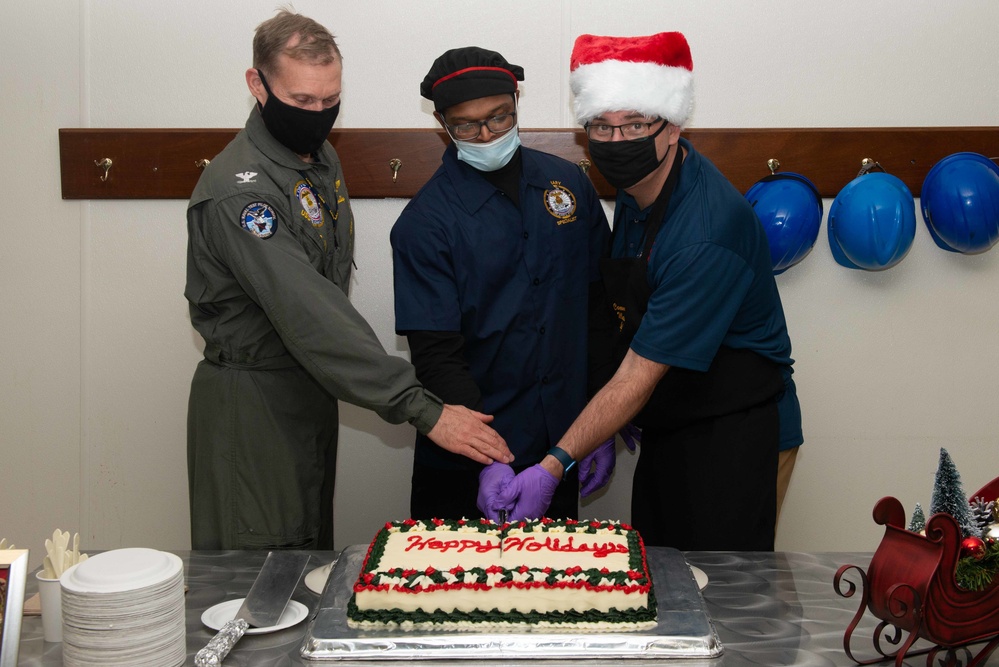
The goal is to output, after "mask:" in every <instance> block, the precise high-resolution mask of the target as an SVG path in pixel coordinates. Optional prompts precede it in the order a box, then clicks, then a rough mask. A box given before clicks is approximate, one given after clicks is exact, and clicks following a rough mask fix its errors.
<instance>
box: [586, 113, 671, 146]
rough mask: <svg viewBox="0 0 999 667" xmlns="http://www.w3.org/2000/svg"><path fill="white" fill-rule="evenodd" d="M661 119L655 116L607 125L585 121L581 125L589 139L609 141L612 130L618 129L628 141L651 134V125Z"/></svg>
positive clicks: (645, 137) (611, 136) (612, 135)
mask: <svg viewBox="0 0 999 667" xmlns="http://www.w3.org/2000/svg"><path fill="white" fill-rule="evenodd" d="M661 120H663V119H662V118H656V119H655V120H652V121H647V122H646V121H636V122H631V123H625V124H624V125H608V124H607V123H587V124H586V125H584V126H583V129H585V130H586V136H587V137H589V139H590V141H610V140H611V139H612V138H613V137H614V130H620V131H621V136H622V137H624V138H625V139H627V140H628V141H634V140H636V139H648V138H649V135H650V134H652V126H653V125H655V124H656V123H658V122H659V121H661Z"/></svg>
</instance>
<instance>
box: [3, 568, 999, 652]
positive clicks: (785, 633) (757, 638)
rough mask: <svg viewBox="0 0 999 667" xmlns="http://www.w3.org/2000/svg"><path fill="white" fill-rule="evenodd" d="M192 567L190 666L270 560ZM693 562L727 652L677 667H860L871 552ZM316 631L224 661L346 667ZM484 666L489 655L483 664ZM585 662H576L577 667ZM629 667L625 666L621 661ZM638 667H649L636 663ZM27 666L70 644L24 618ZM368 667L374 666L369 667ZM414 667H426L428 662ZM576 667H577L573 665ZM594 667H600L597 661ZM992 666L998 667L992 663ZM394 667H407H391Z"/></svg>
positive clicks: (289, 635) (248, 643)
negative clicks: (317, 653)
mask: <svg viewBox="0 0 999 667" xmlns="http://www.w3.org/2000/svg"><path fill="white" fill-rule="evenodd" d="M175 553H177V554H178V555H179V556H180V557H181V558H182V559H183V561H184V572H185V577H186V581H187V585H188V593H187V648H188V662H189V664H192V663H193V656H194V654H195V653H196V652H197V651H198V650H199V649H200V648H201V647H203V646H204V645H205V643H207V642H208V640H209V639H211V637H212V635H213V633H212V631H210V630H209V629H208V628H206V627H205V626H204V625H202V623H201V614H202V613H203V612H204V611H205V610H206V609H208V608H209V607H211V606H213V605H215V604H217V603H219V602H223V601H225V600H229V599H234V598H239V597H243V596H244V595H246V592H247V591H248V590H249V588H250V585H251V584H252V583H253V580H254V578H255V577H256V575H257V572H258V571H259V569H260V566H261V565H262V564H263V560H264V557H265V555H266V554H265V553H264V552H251V551H222V552H218V551H216V552H207V551H198V552H185V551H177V552H175ZM310 553H311V555H312V561H311V562H310V564H309V568H308V570H307V571H312V570H313V569H314V568H317V567H321V566H324V565H326V564H328V563H330V562H331V561H332V560H333V557H334V553H333V552H329V551H322V552H319V551H317V552H310ZM684 555H685V556H686V558H687V561H688V562H689V563H690V564H691V565H694V566H696V567H699V568H701V569H702V570H703V571H704V572H705V573H706V574H707V575H708V585H707V587H706V588H705V589H704V590H703V592H702V595H703V597H704V601H705V605H706V607H707V610H708V613H709V615H710V616H711V619H712V620H713V622H714V624H715V628H716V630H717V632H718V636H719V638H720V639H721V642H722V644H723V646H724V649H725V652H724V654H723V655H721V656H720V657H718V658H712V659H704V660H695V661H690V660H667V661H656V662H661V663H668V664H669V665H671V666H675V667H681V666H682V667H690V666H693V665H696V666H698V667H740V666H745V665H767V666H770V667H779V666H784V665H796V666H801V667H805V666H807V667H813V666H819V665H853V664H855V663H853V662H852V661H851V660H850V659H849V658H847V656H846V655H845V653H844V652H843V632H844V630H845V629H846V627H847V625H848V624H849V623H850V620H851V618H852V617H853V614H854V612H855V611H856V609H857V604H858V602H859V599H858V597H856V596H855V597H853V598H850V599H845V598H842V597H840V596H839V595H837V594H836V593H835V591H834V590H833V584H832V581H833V576H834V574H835V573H836V570H837V569H838V568H839V566H840V565H844V564H847V563H850V564H853V565H858V566H860V567H863V568H865V569H866V567H867V565H868V563H869V562H870V558H871V554H869V553H815V554H812V553H790V552H781V553H730V552H688V553H686V554H684ZM35 591H36V584H35V578H34V575H33V574H32V575H29V578H28V592H27V594H28V595H29V596H30V595H33V594H34V593H35ZM293 599H295V600H298V601H299V602H301V603H302V604H304V605H306V606H307V607H308V608H309V609H310V611H312V612H314V611H315V609H316V608H317V605H318V603H319V595H317V594H315V593H313V592H312V591H310V590H309V589H308V588H307V587H306V586H305V583H304V580H303V582H302V583H300V584H299V587H298V590H297V591H296V592H295V595H294V597H293ZM874 626H875V622H874V619H873V618H872V617H870V615H869V614H868V615H867V617H866V618H865V620H864V622H863V623H862V624H861V626H860V628H858V630H857V631H856V633H855V639H854V647H853V650H854V654H855V655H857V656H858V657H872V656H873V655H875V653H874V650H873V648H872V647H870V646H858V640H861V639H866V638H869V637H870V636H871V632H872V631H873V628H874ZM307 628H308V621H303V622H302V623H300V624H298V625H296V626H294V627H291V628H288V629H286V630H281V631H279V632H275V633H271V634H265V635H257V636H247V637H244V638H243V639H242V640H241V641H240V643H239V644H238V645H237V646H236V648H235V650H234V651H233V652H232V653H231V654H230V655H229V657H227V658H226V660H225V663H224V664H225V665H226V666H227V667H233V666H237V665H254V666H256V665H265V666H274V667H277V666H282V667H283V666H288V665H313V666H315V665H320V664H322V665H347V664H349V663H346V662H335V663H328V662H323V663H317V662H313V661H308V660H303V659H302V658H301V657H300V655H299V649H300V647H301V645H302V641H303V638H304V637H305V633H306V630H307ZM483 657H484V658H486V657H488V656H483ZM524 662H525V661H520V660H505V661H495V662H492V663H490V665H488V666H487V667H501V665H509V666H510V667H523V666H524ZM577 662H578V661H577ZM615 662H616V663H618V665H617V667H621V665H620V663H621V662H622V661H620V660H617V661H615ZM634 662H635V665H636V667H641V666H642V665H646V664H648V663H649V662H651V661H646V660H636V661H634ZM544 663H545V665H546V667H547V666H548V665H551V666H552V667H556V666H558V665H560V664H569V663H561V662H560V661H544ZM18 664H20V665H28V666H37V667H43V666H44V667H48V666H57V665H61V664H62V645H61V644H46V643H45V642H44V641H43V640H42V624H41V619H40V618H39V617H26V618H25V619H24V622H23V625H22V630H21V648H20V658H19V661H18ZM354 664H363V665H364V666H365V667H375V665H377V663H372V662H370V661H367V662H364V663H354ZM409 664H410V665H420V666H421V667H427V662H425V661H423V662H419V663H417V662H412V663H409ZM470 664H473V663H472V662H464V661H462V662H458V661H447V667H464V666H465V665H470ZM572 664H576V662H573V663H572ZM588 664H592V665H598V664H600V663H599V662H598V661H589V662H588ZM906 664H907V665H913V666H915V665H923V664H925V659H924V658H922V657H914V658H910V660H909V661H908V662H907V663H906ZM986 664H987V665H994V666H995V665H999V656H996V655H993V656H992V659H991V660H990V661H989V662H987V663H986ZM391 667H401V666H400V665H399V663H398V662H392V664H391Z"/></svg>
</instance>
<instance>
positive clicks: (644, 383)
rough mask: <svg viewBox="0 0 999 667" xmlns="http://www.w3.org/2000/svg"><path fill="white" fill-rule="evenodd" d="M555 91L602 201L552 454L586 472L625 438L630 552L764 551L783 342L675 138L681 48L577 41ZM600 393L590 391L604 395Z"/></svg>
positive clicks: (756, 245)
mask: <svg viewBox="0 0 999 667" xmlns="http://www.w3.org/2000/svg"><path fill="white" fill-rule="evenodd" d="M570 84H571V86H572V91H573V94H574V96H575V102H574V104H575V113H576V118H577V120H578V121H579V122H580V123H581V124H582V125H583V127H584V128H585V129H586V133H587V136H588V138H589V151H590V157H591V158H592V160H593V163H594V165H595V166H596V167H597V169H599V170H600V173H601V174H603V176H604V177H605V178H606V179H607V181H608V182H609V183H610V184H611V185H613V186H615V187H616V188H617V189H618V194H617V201H616V208H615V214H614V226H613V229H614V232H613V237H612V242H611V248H612V250H611V257H610V258H608V259H605V260H604V261H603V263H602V266H601V273H602V276H603V285H604V288H605V290H606V304H607V305H606V306H605V307H604V308H603V309H601V312H602V313H603V315H604V316H605V317H604V319H603V322H602V325H601V319H600V317H599V315H600V312H598V313H596V315H598V317H597V318H596V320H595V324H596V326H594V328H592V329H591V345H594V346H595V349H596V352H597V353H598V355H597V356H600V355H602V356H603V364H599V363H598V364H596V365H595V367H592V368H591V369H590V372H591V375H592V376H594V377H595V378H596V379H597V384H598V385H602V388H601V389H600V390H599V391H598V392H597V393H596V395H595V396H594V398H593V399H592V400H591V401H590V403H589V404H588V405H587V407H586V409H585V410H584V411H583V412H582V414H580V416H579V418H578V419H577V420H576V421H575V422H574V423H573V425H572V426H571V427H570V428H569V430H568V431H567V432H566V434H565V436H564V437H563V438H562V439H561V441H560V442H559V443H558V448H559V449H560V450H562V451H563V452H564V453H566V454H567V455H568V460H569V461H570V463H569V465H571V462H573V461H583V460H584V457H589V458H587V459H586V461H587V462H590V461H594V463H593V464H592V465H593V468H592V470H582V471H580V476H581V477H583V476H584V475H595V476H597V477H598V478H600V480H601V481H604V479H605V478H607V477H609V474H608V473H607V471H608V470H609V469H610V468H611V467H612V465H613V460H614V446H613V445H612V444H607V443H606V442H605V440H606V439H607V438H608V437H610V436H611V435H612V434H614V433H615V432H617V431H618V430H619V429H620V428H621V427H622V426H623V425H624V424H625V423H626V422H628V421H629V420H633V421H634V422H635V423H636V424H637V425H639V426H640V427H642V429H643V431H642V443H641V455H640V458H639V460H638V462H637V468H636V471H635V479H634V488H633V495H632V524H633V525H634V526H635V528H637V529H638V530H639V531H640V532H641V534H642V536H643V538H644V539H645V542H646V544H649V545H659V546H671V547H675V548H678V549H683V550H761V551H767V550H773V546H774V532H775V523H776V512H777V471H778V452H779V450H781V449H782V448H783V449H787V450H789V451H791V450H793V449H794V448H795V447H797V446H798V445H800V444H801V442H802V436H801V425H800V424H801V422H800V411H799V409H798V404H797V398H796V395H795V391H794V382H793V380H792V379H791V364H792V363H793V362H792V359H791V356H790V355H791V342H790V339H789V337H788V333H787V326H786V323H785V320H784V312H783V308H782V306H781V301H780V296H779V294H778V292H777V285H776V283H775V282H774V278H773V273H772V266H771V260H770V252H769V247H768V244H767V239H766V235H765V232H764V230H763V227H762V225H761V224H760V222H759V220H758V219H757V217H756V215H755V213H754V212H753V209H752V207H751V206H750V204H749V203H748V202H747V201H746V199H745V198H744V197H743V196H742V195H741V194H740V193H739V192H738V191H737V190H736V189H735V188H734V187H733V186H732V185H731V184H730V183H729V181H728V180H727V179H726V178H725V177H724V176H723V175H722V174H721V173H720V172H719V171H718V170H717V168H716V167H715V166H714V165H713V164H711V162H709V161H708V160H707V159H706V158H705V157H703V156H702V155H700V154H699V153H698V152H697V151H696V150H694V148H693V146H692V145H691V144H690V143H689V142H688V141H687V140H685V139H683V138H681V136H680V135H681V132H682V130H683V129H684V127H685V125H686V124H687V122H688V120H689V118H690V115H691V111H692V108H693V101H694V96H693V65H692V59H691V56H690V49H689V47H688V45H687V41H686V39H685V38H684V36H683V35H682V34H680V33H677V32H668V33H659V34H656V35H651V36H648V37H598V36H594V35H583V36H581V37H579V38H578V39H577V40H576V43H575V45H574V48H573V51H572V61H571V74H570ZM604 380H606V383H604ZM564 467H565V464H564V463H563V462H562V461H561V460H560V459H559V458H558V457H557V456H547V457H546V458H545V459H544V460H543V461H542V462H541V463H540V464H538V465H537V466H533V467H532V468H529V469H527V470H526V471H524V472H523V473H521V474H519V475H518V476H517V477H516V478H514V480H513V481H512V482H511V483H509V484H507V485H506V486H504V487H503V488H501V489H500V490H499V491H498V492H497V497H498V502H500V503H506V506H507V507H510V508H511V510H512V517H513V518H514V519H517V518H521V517H525V516H526V517H534V516H541V515H543V514H544V512H545V509H546V507H547V502H548V501H547V499H548V497H549V494H550V490H551V489H552V488H554V487H555V485H556V484H557V483H558V479H559V477H560V476H561V475H562V472H563V469H564Z"/></svg>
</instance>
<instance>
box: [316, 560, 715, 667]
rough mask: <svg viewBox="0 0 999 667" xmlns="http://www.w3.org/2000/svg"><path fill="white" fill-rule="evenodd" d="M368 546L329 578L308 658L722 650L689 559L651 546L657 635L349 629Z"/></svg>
mask: <svg viewBox="0 0 999 667" xmlns="http://www.w3.org/2000/svg"><path fill="white" fill-rule="evenodd" d="M366 552H367V547H366V546H365V545H355V546H351V547H347V548H346V549H344V550H343V552H342V553H341V554H340V557H339V558H338V559H337V561H336V565H335V566H334V567H333V571H332V572H331V573H330V576H329V579H327V581H326V588H325V590H324V591H323V595H322V599H321V600H320V602H319V608H318V610H317V611H316V615H315V617H314V618H313V619H312V620H311V621H310V623H309V629H308V632H307V633H306V636H305V641H304V643H303V644H302V657H304V658H306V659H309V660H335V661H338V662H342V661H351V660H357V661H363V660H400V661H418V660H419V661H422V660H458V661H460V660H469V661H471V660H475V661H479V660H483V659H488V660H510V661H516V660H525V659H526V660H539V659H545V660H553V659H554V660H578V659H587V660H600V659H605V660H606V659H621V658H628V659H662V658H713V657H716V656H719V655H721V653H722V650H723V649H722V645H721V642H720V641H719V640H718V635H717V633H716V632H715V628H714V625H713V624H712V623H711V619H710V618H709V617H708V614H707V611H706V610H705V608H704V601H703V599H702V598H701V594H700V591H698V589H697V583H696V582H695V581H694V577H693V575H692V574H691V572H690V568H689V567H688V566H687V561H686V560H685V559H684V557H683V554H681V553H680V552H679V551H677V550H676V549H669V548H664V547H650V548H649V549H648V552H647V557H648V562H649V569H650V571H651V573H652V582H653V585H654V587H655V588H654V590H655V594H656V601H657V603H658V610H659V615H658V623H657V625H656V627H655V628H653V629H651V630H644V631H635V632H614V633H588V634H582V633H579V634H575V633H568V632H561V633H553V632H551V631H550V630H541V629H539V631H537V632H531V631H518V632H516V633H475V632H453V631H451V632H444V631H441V632H433V631H417V632H402V631H399V630H394V631H384V632H372V631H360V630H353V629H351V628H349V627H348V626H347V603H348V602H349V601H350V596H351V588H352V586H353V584H354V581H355V580H356V579H357V575H358V573H359V572H360V571H361V564H362V562H363V560H364V554H365V553H366Z"/></svg>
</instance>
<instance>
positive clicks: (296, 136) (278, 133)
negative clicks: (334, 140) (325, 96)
mask: <svg viewBox="0 0 999 667" xmlns="http://www.w3.org/2000/svg"><path fill="white" fill-rule="evenodd" d="M257 74H259V75H260V83H262V84H264V90H266V91H267V104H265V105H263V106H262V107H261V109H260V115H261V116H262V117H263V119H264V125H266V126H267V129H268V130H269V131H270V133H271V134H272V135H274V138H275V139H277V140H278V141H280V142H281V143H282V144H283V145H284V146H287V147H288V148H289V149H291V150H292V151H294V152H295V153H297V154H298V155H311V154H312V153H315V152H316V151H318V150H319V149H320V148H321V147H322V145H323V142H324V141H326V137H328V136H329V134H330V130H332V129H333V123H335V122H336V117H337V114H339V113H340V103H339V102H337V103H336V104H335V105H334V106H331V107H330V108H329V109H323V110H322V111H309V110H308V109H299V108H298V107H294V106H292V105H290V104H285V103H284V102H282V101H281V100H280V99H278V96H277V95H275V94H274V93H273V92H272V91H271V87H270V86H268V85H267V80H266V79H264V73H263V72H261V71H260V70H257Z"/></svg>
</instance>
